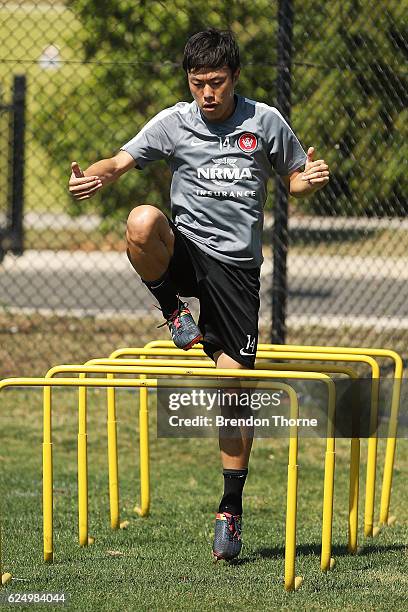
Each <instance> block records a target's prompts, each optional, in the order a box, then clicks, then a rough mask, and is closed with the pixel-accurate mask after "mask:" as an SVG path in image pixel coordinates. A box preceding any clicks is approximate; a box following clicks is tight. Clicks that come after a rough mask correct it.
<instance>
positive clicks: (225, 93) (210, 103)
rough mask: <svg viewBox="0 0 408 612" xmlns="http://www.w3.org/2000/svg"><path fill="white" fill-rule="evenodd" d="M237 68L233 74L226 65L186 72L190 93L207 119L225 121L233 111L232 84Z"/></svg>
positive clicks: (236, 74)
mask: <svg viewBox="0 0 408 612" xmlns="http://www.w3.org/2000/svg"><path fill="white" fill-rule="evenodd" d="M238 76H239V70H237V71H236V73H235V74H234V75H233V74H232V73H231V69H230V68H229V67H228V66H223V68H218V69H216V70H214V69H211V68H202V69H200V70H193V71H191V72H189V73H188V84H189V87H190V91H191V95H192V96H193V98H194V100H195V101H196V102H197V104H198V107H199V108H200V110H201V111H202V113H203V114H204V116H205V117H206V119H208V121H225V120H226V119H228V117H229V116H230V115H232V113H233V112H234V109H235V102H234V86H235V83H236V82H237V80H238Z"/></svg>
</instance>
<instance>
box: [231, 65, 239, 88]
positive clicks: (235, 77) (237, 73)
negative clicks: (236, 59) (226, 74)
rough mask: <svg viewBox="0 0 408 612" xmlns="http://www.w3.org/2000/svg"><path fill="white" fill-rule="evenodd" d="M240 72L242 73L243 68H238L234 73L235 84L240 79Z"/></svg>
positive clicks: (233, 80)
mask: <svg viewBox="0 0 408 612" xmlns="http://www.w3.org/2000/svg"><path fill="white" fill-rule="evenodd" d="M240 73H241V68H237V69H236V71H235V72H234V74H233V75H232V82H233V83H234V85H235V83H236V82H237V81H238V79H239V75H240Z"/></svg>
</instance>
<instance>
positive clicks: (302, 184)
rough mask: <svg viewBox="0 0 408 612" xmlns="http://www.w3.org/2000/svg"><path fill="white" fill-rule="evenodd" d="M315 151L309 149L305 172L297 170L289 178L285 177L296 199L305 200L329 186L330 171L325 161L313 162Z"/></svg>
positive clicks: (291, 193) (285, 181)
mask: <svg viewBox="0 0 408 612" xmlns="http://www.w3.org/2000/svg"><path fill="white" fill-rule="evenodd" d="M314 153H315V150H314V147H309V149H308V151H307V161H306V164H305V169H304V171H303V172H301V171H300V170H295V172H292V174H290V175H289V176H285V177H283V180H284V183H285V185H286V187H287V189H288V191H289V193H290V195H292V196H294V197H295V198H304V197H307V196H308V195H311V194H312V193H315V191H318V190H319V189H322V188H323V187H325V185H327V183H328V182H329V179H330V170H329V166H328V164H327V163H326V162H325V160H324V159H317V160H316V161H313V156H314Z"/></svg>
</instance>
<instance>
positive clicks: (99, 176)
mask: <svg viewBox="0 0 408 612" xmlns="http://www.w3.org/2000/svg"><path fill="white" fill-rule="evenodd" d="M134 167H135V160H134V159H133V157H132V156H131V155H129V153H127V152H126V151H119V153H118V154H117V155H115V156H114V157H110V158H108V159H101V160H99V161H97V162H95V163H94V164H92V165H91V166H89V168H87V169H86V170H84V171H82V170H81V168H80V166H79V164H78V163H77V162H72V164H71V177H70V179H69V183H68V189H69V192H70V194H71V195H72V196H73V197H74V198H75V199H76V200H88V199H89V198H91V197H92V196H94V195H95V194H96V193H97V192H98V191H99V190H100V189H102V187H103V186H105V185H108V184H109V183H113V182H114V181H116V180H117V179H118V178H119V177H120V176H121V175H122V174H124V173H125V172H127V171H128V170H130V169H131V168H134Z"/></svg>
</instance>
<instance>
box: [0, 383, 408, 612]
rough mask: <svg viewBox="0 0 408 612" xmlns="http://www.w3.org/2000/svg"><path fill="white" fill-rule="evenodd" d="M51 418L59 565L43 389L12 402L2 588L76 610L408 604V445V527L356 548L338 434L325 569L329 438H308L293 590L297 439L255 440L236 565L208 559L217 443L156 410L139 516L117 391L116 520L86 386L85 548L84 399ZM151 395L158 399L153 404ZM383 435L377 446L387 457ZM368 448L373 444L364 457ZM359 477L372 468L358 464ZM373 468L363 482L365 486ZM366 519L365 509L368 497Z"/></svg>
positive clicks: (397, 488)
mask: <svg viewBox="0 0 408 612" xmlns="http://www.w3.org/2000/svg"><path fill="white" fill-rule="evenodd" d="M55 393H56V395H55V397H56V401H55V407H56V410H55V417H54V428H55V437H54V457H55V481H54V490H55V548H56V561H55V563H54V564H53V565H51V566H45V565H43V563H42V543H41V528H42V527H41V392H40V391H38V390H36V391H33V392H27V391H21V390H20V391H16V390H12V391H7V392H6V394H5V395H4V396H3V398H2V413H1V419H2V420H1V428H2V437H3V444H2V451H1V457H0V461H1V484H2V486H1V494H2V495H1V497H2V502H1V515H2V532H3V536H2V537H3V556H4V559H5V564H4V567H5V569H7V570H10V571H12V573H13V575H14V576H15V578H16V579H15V580H14V581H13V582H12V583H11V584H10V585H9V586H7V587H6V588H5V592H6V593H11V592H30V591H47V592H61V591H64V592H65V593H66V594H67V595H68V597H69V604H68V608H69V609H72V610H121V611H125V610H137V611H139V610H146V611H147V610H162V609H167V610H188V611H196V610H197V611H207V610H208V611H210V610H211V611H213V610H273V609H286V610H324V609H329V610H340V609H346V610H374V609H375V610H388V609H391V608H392V609H394V610H404V609H406V608H407V603H408V601H407V583H408V578H407V576H408V554H407V553H408V549H407V536H408V522H407V516H406V507H407V502H408V499H407V490H406V486H405V483H406V476H405V474H406V470H407V467H408V445H407V443H406V441H400V443H399V447H398V453H397V466H396V471H395V480H394V491H393V497H392V510H393V512H395V513H397V515H398V518H399V520H398V523H397V524H396V525H395V526H394V527H393V528H390V529H387V530H385V531H383V532H382V533H381V534H380V535H379V537H378V538H377V539H376V540H374V541H370V542H367V543H366V545H365V546H364V548H363V549H362V551H361V552H360V554H359V555H358V556H356V557H349V556H348V555H347V554H346V549H345V544H346V521H347V512H346V506H347V501H346V500H347V466H348V443H346V441H339V442H338V454H337V467H336V471H337V474H336V475H337V480H336V496H335V523H334V554H335V557H336V558H337V566H336V568H335V569H334V571H333V572H331V573H330V574H327V575H323V574H321V573H320V570H319V541H320V520H321V501H322V478H323V469H322V468H323V461H322V457H323V450H324V441H323V440H319V441H317V442H316V441H315V440H310V439H309V440H302V441H301V451H300V459H299V463H300V466H301V470H300V479H299V493H300V498H299V521H298V543H299V557H298V572H299V573H300V574H301V575H303V576H304V580H305V581H304V584H303V585H302V587H301V590H300V591H298V592H297V593H292V594H286V593H285V592H284V590H283V586H282V579H283V544H284V514H285V500H284V497H285V481H286V461H287V448H286V443H285V442H284V441H283V440H258V441H256V443H255V447H254V451H253V455H252V462H251V469H250V476H249V479H248V483H247V486H246V490H245V544H244V548H243V552H242V555H241V560H240V561H239V562H238V563H236V564H231V565H228V564H225V563H219V564H217V565H214V564H213V563H212V561H211V556H210V550H211V541H212V530H213V518H214V510H215V509H216V506H217V503H218V497H219V494H220V490H221V480H222V479H221V476H220V468H219V463H218V453H217V443H216V441H215V440H193V439H192V440H168V439H167V440H165V439H159V440H157V439H156V436H155V423H154V420H155V419H154V417H153V419H152V427H151V435H152V444H151V451H152V464H151V465H152V495H153V504H152V514H151V517H150V518H147V519H141V518H139V517H135V515H133V513H132V508H133V505H134V502H135V501H136V499H137V494H138V476H137V474H138V449H137V442H136V437H137V417H136V414H137V412H136V411H137V399H136V397H135V396H136V393H131V392H130V391H121V392H120V393H119V404H118V415H119V417H118V418H119V439H120V474H121V512H122V518H126V519H128V520H130V525H129V527H128V529H127V530H123V531H119V532H112V531H111V530H110V528H109V526H108V499H107V474H106V428H105V424H104V406H105V403H104V397H105V396H104V392H103V391H102V390H100V391H99V392H98V391H93V392H90V418H89V449H90V450H89V464H90V481H89V482H90V530H91V533H92V535H94V536H95V537H96V542H95V545H94V546H92V547H89V548H88V549H79V547H78V546H77V544H76V541H75V539H76V534H77V528H76V468H75V463H76V452H75V445H76V431H75V427H76V418H75V405H76V396H75V394H74V392H68V391H62V390H60V391H56V392H55ZM153 404H154V402H153ZM383 448H384V444H380V464H381V461H382V458H383ZM364 460H365V452H363V461H364ZM362 476H363V473H362ZM363 483H364V477H363V480H362V490H363ZM360 515H361V505H360Z"/></svg>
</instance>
